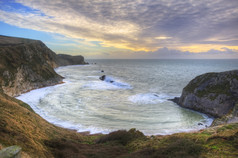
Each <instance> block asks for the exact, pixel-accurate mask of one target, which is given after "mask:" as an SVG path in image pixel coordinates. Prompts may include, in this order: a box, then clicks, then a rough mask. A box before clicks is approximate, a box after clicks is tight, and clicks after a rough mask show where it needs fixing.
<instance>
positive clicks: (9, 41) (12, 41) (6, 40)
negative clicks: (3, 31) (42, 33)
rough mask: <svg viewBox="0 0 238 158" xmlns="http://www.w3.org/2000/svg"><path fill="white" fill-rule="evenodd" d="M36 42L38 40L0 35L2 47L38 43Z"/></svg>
mask: <svg viewBox="0 0 238 158" xmlns="http://www.w3.org/2000/svg"><path fill="white" fill-rule="evenodd" d="M36 41H38V40H33V39H26V38H18V37H9V36H2V35H0V46H11V45H20V44H26V43H31V42H36Z"/></svg>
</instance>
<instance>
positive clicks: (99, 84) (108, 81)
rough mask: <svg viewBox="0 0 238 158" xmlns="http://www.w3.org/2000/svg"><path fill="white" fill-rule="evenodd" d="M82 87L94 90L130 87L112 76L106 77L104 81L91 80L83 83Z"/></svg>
mask: <svg viewBox="0 0 238 158" xmlns="http://www.w3.org/2000/svg"><path fill="white" fill-rule="evenodd" d="M82 88H85V89H95V90H109V89H131V88H132V87H131V86H130V85H129V84H127V83H124V82H121V81H120V80H115V79H114V78H113V77H108V76H107V77H106V78H105V80H104V81H101V80H99V79H98V80H97V81H91V82H89V83H87V84H85V85H83V87H82Z"/></svg>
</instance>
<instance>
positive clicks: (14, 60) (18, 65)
mask: <svg viewBox="0 0 238 158" xmlns="http://www.w3.org/2000/svg"><path fill="white" fill-rule="evenodd" d="M74 64H85V62H84V58H83V57H82V56H76V57H73V56H69V55H56V54H55V53H54V52H53V51H51V50H50V49H49V48H48V47H47V46H46V45H45V44H44V43H42V42H41V41H38V40H30V39H23V38H14V37H6V36H0V91H3V92H4V93H6V94H8V95H9V96H17V95H20V94H21V93H24V92H27V91H29V90H32V89H36V88H40V87H45V86H51V85H55V84H58V83H60V82H62V79H63V77H61V76H60V75H58V74H57V73H56V72H55V71H54V68H56V67H58V66H65V65H74Z"/></svg>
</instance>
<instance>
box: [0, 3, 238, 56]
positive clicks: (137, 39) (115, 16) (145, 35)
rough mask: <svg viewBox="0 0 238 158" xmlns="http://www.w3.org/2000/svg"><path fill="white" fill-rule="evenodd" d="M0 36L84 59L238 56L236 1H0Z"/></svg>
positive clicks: (237, 6) (237, 8) (237, 4)
mask: <svg viewBox="0 0 238 158" xmlns="http://www.w3.org/2000/svg"><path fill="white" fill-rule="evenodd" d="M0 35H7V36H16V37H25V38H32V39H39V40H41V41H43V42H44V43H45V44H46V45H47V46H48V47H49V48H51V49H52V50H53V51H55V52H56V53H64V54H71V55H79V54H80V55H83V56H85V58H88V59H89V58H92V59H98V58H117V59H124V58H128V59H131V58H135V59H160V58H172V59H181V58H186V59H187V58H193V59H194V58H195V59H199V58H209V59H210V58H218V59H224V58H226V59H227V58H228V59H231V58H232V59H234V58H238V0H67V1H66V0H0Z"/></svg>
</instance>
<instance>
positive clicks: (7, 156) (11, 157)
mask: <svg viewBox="0 0 238 158" xmlns="http://www.w3.org/2000/svg"><path fill="white" fill-rule="evenodd" d="M21 150H22V149H21V147H19V146H17V145H14V146H10V147H7V148H4V149H2V150H0V157H2V158H21Z"/></svg>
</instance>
